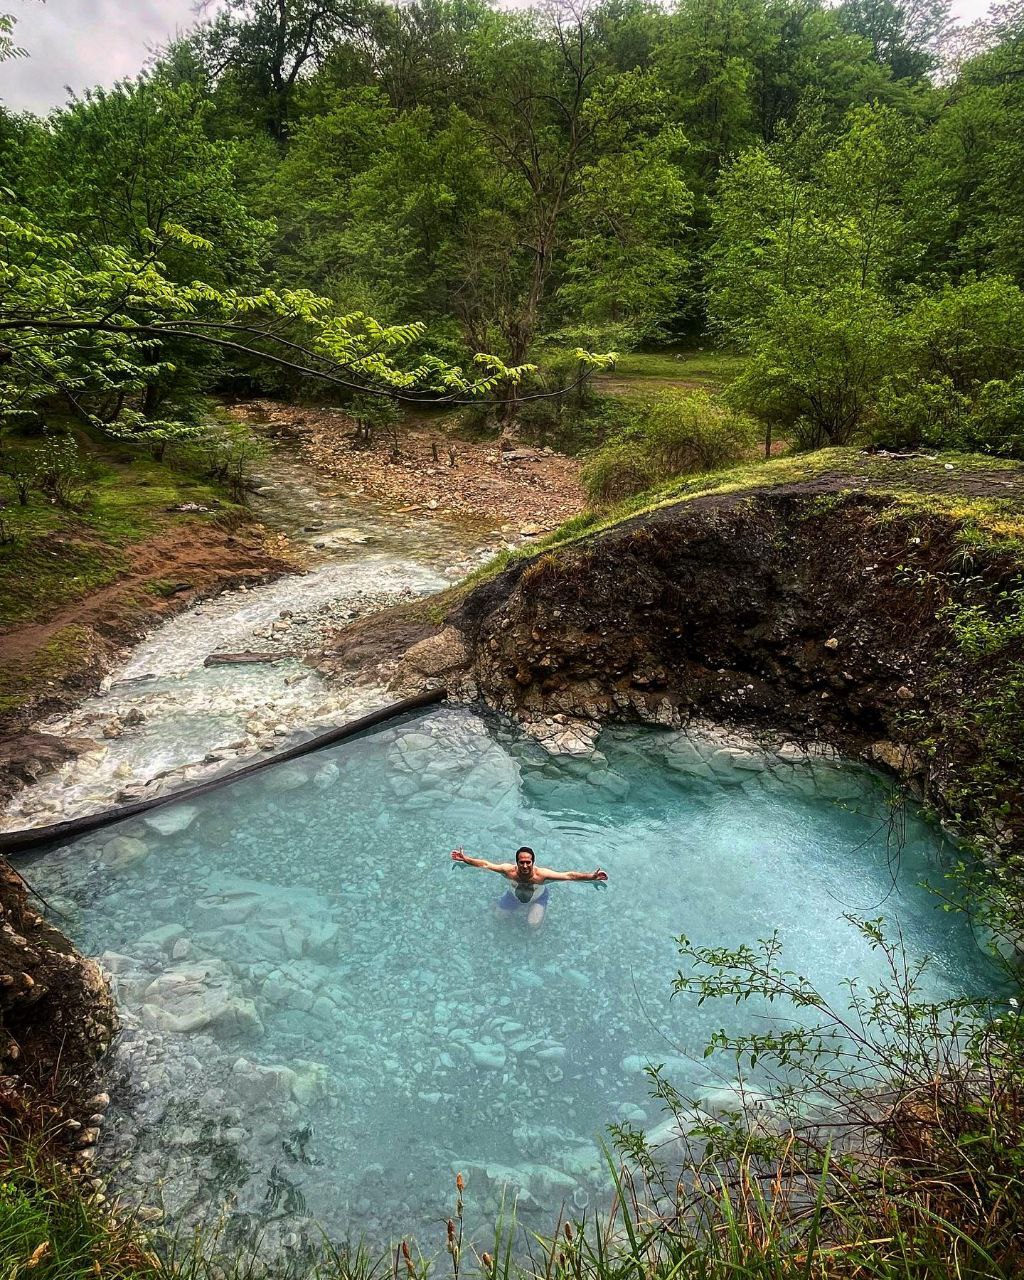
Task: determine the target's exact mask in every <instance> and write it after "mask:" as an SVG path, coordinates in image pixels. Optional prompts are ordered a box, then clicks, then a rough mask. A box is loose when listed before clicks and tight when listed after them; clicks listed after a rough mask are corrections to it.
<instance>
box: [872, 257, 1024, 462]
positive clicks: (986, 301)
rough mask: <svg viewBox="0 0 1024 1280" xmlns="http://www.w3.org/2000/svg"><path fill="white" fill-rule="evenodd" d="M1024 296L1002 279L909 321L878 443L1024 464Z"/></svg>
mask: <svg viewBox="0 0 1024 1280" xmlns="http://www.w3.org/2000/svg"><path fill="white" fill-rule="evenodd" d="M1022 330H1024V291H1022V290H1021V289H1020V288H1019V287H1018V286H1017V285H1015V284H1014V283H1013V282H1012V281H1010V280H1007V279H1005V278H1003V277H1001V276H992V277H989V278H987V279H982V280H974V281H971V282H969V283H968V284H965V285H961V286H959V287H953V286H948V287H947V288H946V289H944V290H943V291H942V292H941V293H939V294H936V295H927V296H923V297H921V298H920V299H919V300H918V301H917V303H916V304H915V305H914V306H913V307H912V308H911V309H910V310H909V311H908V312H907V313H906V314H905V315H904V316H903V317H902V318H901V320H900V322H899V333H898V340H897V342H896V343H895V344H894V349H893V359H892V364H893V368H892V371H891V372H890V373H888V374H887V376H886V378H885V379H884V381H883V383H882V386H881V388H880V391H879V395H878V403H877V415H876V424H875V436H876V439H877V440H878V441H879V442H880V443H882V444H895V445H900V446H915V445H920V444H925V445H930V446H932V447H934V448H947V449H970V450H977V451H978V452H982V453H993V454H998V455H1000V456H1003V457H1024V374H1022V373H1021V372H1020V367H1021V362H1022V355H1021V348H1020V336H1019V335H1020V333H1021V331H1022Z"/></svg>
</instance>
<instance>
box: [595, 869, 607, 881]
mask: <svg viewBox="0 0 1024 1280" xmlns="http://www.w3.org/2000/svg"><path fill="white" fill-rule="evenodd" d="M594 879H595V880H607V879H608V872H607V871H602V870H601V868H600V867H598V869H597V870H596V871H595V872H594Z"/></svg>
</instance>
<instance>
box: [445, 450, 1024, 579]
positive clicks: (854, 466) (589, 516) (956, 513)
mask: <svg viewBox="0 0 1024 1280" xmlns="http://www.w3.org/2000/svg"><path fill="white" fill-rule="evenodd" d="M947 467H952V471H949V470H947ZM999 475H1001V476H1005V477H1006V480H1005V481H1000V480H998V479H995V478H994V477H996V476H999ZM825 476H836V477H837V478H838V480H839V481H840V483H845V484H847V485H848V486H849V487H850V488H854V489H856V490H858V491H859V492H863V493H876V494H880V495H882V496H885V497H890V498H892V499H893V501H894V502H896V503H898V504H900V505H901V506H905V507H910V508H919V509H922V510H929V511H937V510H942V511H945V512H946V513H947V514H949V515H950V516H952V517H954V518H957V519H960V520H962V521H963V522H964V525H965V529H970V530H973V531H975V533H976V536H978V537H980V538H984V539H992V540H1000V541H1006V540H1009V541H1012V542H1014V543H1016V544H1018V545H1019V549H1020V553H1021V556H1022V559H1024V463H1019V462H1006V461H1002V460H999V459H993V458H989V457H985V456H983V455H980V454H942V455H941V456H939V457H936V458H934V459H932V458H927V457H920V458H911V459H906V460H903V461H895V460H892V459H888V458H879V457H875V456H873V455H870V454H865V453H862V452H861V451H860V450H859V449H852V448H851V449H821V450H818V451H817V452H816V453H805V454H795V455H793V456H789V457H784V458H773V459H772V460H771V461H770V462H765V461H758V462H749V463H743V464H742V465H740V466H738V467H731V468H729V469H727V470H725V471H717V472H712V473H710V474H708V475H699V476H686V477H684V478H681V479H678V480H673V481H670V482H669V483H668V484H666V485H663V486H661V487H660V488H657V489H651V490H648V491H647V492H646V493H641V494H638V495H637V496H636V497H634V498H630V499H628V500H627V501H625V502H622V503H619V504H617V505H616V506H614V507H610V508H607V509H605V510H599V511H589V512H586V513H584V514H583V515H579V516H575V517H574V518H573V519H572V520H568V521H566V523H565V524H563V525H561V526H560V528H558V529H556V530H555V531H554V533H551V534H549V535H548V536H547V537H546V538H543V539H539V540H538V541H536V542H532V543H530V544H528V545H525V546H522V547H519V548H517V549H516V550H515V551H505V552H502V553H501V554H500V555H498V556H496V557H495V558H494V559H493V560H490V561H488V563H487V564H485V565H482V566H481V567H480V568H479V569H478V570H477V571H476V572H475V573H474V574H473V575H472V576H471V577H470V578H469V579H467V582H466V584H463V585H464V586H475V585H476V584H477V583H479V582H482V581H486V580H487V579H489V578H492V577H494V576H495V575H496V574H497V573H500V572H501V570H502V569H503V568H505V566H506V565H508V564H510V563H511V562H512V561H513V560H516V559H523V558H529V557H530V556H533V555H536V554H537V552H538V551H546V550H553V549H555V548H558V547H564V546H567V545H569V544H571V543H573V542H578V541H579V540H580V539H581V538H585V537H588V536H590V535H591V534H595V533H600V532H602V531H603V530H605V529H611V528H614V526H615V525H617V524H621V523H622V522H623V521H624V520H629V519H631V518H632V517H634V516H638V515H643V514H644V513H645V512H649V511H655V510H657V509H659V508H661V507H667V506H671V505H673V504H674V503H677V502H687V501H690V500H692V499H694V498H701V497H708V496H712V495H715V494H723V495H724V494H730V493H743V492H745V491H753V490H755V489H761V488H764V487H765V486H769V487H771V486H776V485H787V484H799V483H800V482H802V481H812V480H818V479H821V478H822V477H825ZM1004 486H1005V487H1004ZM975 490H976V491H975Z"/></svg>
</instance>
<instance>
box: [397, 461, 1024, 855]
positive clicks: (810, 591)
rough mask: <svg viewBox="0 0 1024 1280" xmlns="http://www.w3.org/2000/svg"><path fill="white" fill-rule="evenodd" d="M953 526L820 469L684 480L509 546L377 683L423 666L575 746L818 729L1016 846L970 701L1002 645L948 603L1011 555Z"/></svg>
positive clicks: (1015, 821) (1001, 577)
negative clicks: (715, 729)
mask: <svg viewBox="0 0 1024 1280" xmlns="http://www.w3.org/2000/svg"><path fill="white" fill-rule="evenodd" d="M961 532H962V530H961V526H960V524H959V523H958V521H957V519H955V518H954V517H952V516H947V515H942V514H939V513H936V512H932V513H923V512H922V511H921V510H920V509H911V508H909V507H908V508H901V507H900V506H898V505H896V504H894V503H893V502H892V501H891V500H890V499H887V498H885V497H881V496H874V495H869V494H864V493H855V492H851V491H849V490H848V489H843V488H842V486H841V485H838V484H837V483H836V482H835V481H831V482H830V481H829V479H828V478H827V477H826V478H824V479H819V480H817V481H814V482H809V483H804V484H797V485H787V486H777V487H774V488H766V489H761V490H756V491H752V492H746V493H743V494H735V495H726V496H709V497H701V498H695V499H691V500H690V501H687V502H684V503H679V504H677V505H675V506H671V507H666V508H662V509H660V510H658V511H656V512H653V513H651V514H648V515H644V516H641V517H637V518H635V519H633V520H630V521H627V522H624V523H623V524H620V525H618V526H615V527H613V528H612V529H610V530H608V531H607V532H604V533H601V534H598V535H595V536H593V537H590V538H587V539H584V540H582V541H580V542H578V543H575V544H572V545H570V546H567V547H564V548H559V549H555V550H552V551H550V552H547V553H542V554H540V555H538V556H536V557H534V558H532V559H529V560H521V561H518V562H515V563H514V564H513V565H512V566H511V567H509V568H508V569H506V570H505V571H504V572H503V573H501V574H500V575H498V576H497V577H495V578H494V579H492V580H491V581H489V582H486V583H484V584H483V585H482V586H480V587H478V588H476V589H475V590H473V591H471V592H470V593H469V594H468V595H466V596H465V597H464V598H463V599H462V600H461V601H460V602H459V603H458V604H457V605H456V606H455V607H454V608H452V609H451V610H450V611H449V613H448V615H447V617H446V619H445V620H444V623H443V625H442V627H441V628H440V629H439V630H438V631H437V632H436V633H435V634H434V635H432V636H429V637H427V638H426V639H422V640H420V641H419V642H418V643H417V644H415V645H414V646H413V647H412V648H411V649H409V650H408V651H407V653H406V655H405V657H404V659H402V661H401V662H400V663H399V665H398V668H397V672H396V675H395V684H396V687H399V688H402V689H406V690H408V689H413V688H416V687H418V686H422V685H423V684H428V683H431V682H433V683H437V682H443V683H444V684H446V685H447V687H448V688H449V689H450V691H451V692H452V693H453V694H454V695H456V696H458V697H462V698H465V699H476V700H481V701H483V702H484V703H486V704H487V705H488V706H490V707H492V708H494V709H496V710H500V711H502V712H505V713H507V714H511V715H513V716H515V717H517V718H518V719H519V720H520V721H521V722H522V723H523V724H524V725H525V727H526V728H527V729H528V730H529V731H530V732H531V733H533V734H534V735H535V736H536V737H537V738H539V739H540V740H541V741H543V742H545V743H546V744H547V745H548V746H549V747H550V749H551V750H553V751H557V752H563V753H565V752H568V753H586V752H588V751H589V750H590V749H591V747H592V744H593V739H594V736H595V734H596V731H597V727H598V726H599V725H600V724H601V723H602V722H603V721H606V720H640V721H644V722H648V723H657V724H662V725H665V726H669V727H678V726H680V725H682V724H684V723H686V722H688V721H689V720H690V719H691V718H693V717H695V716H700V717H704V718H706V719H708V720H711V721H714V722H716V723H719V724H727V725H728V724H733V725H743V726H746V727H751V728H754V729H755V730H762V731H765V732H771V733H774V734H781V735H783V736H785V737H789V738H792V739H795V740H796V741H798V742H810V741H815V740H817V741H824V742H827V743H831V744H833V745H835V746H836V747H838V748H839V749H840V750H841V751H842V752H843V753H844V754H847V755H850V756H854V757H860V758H863V759H867V760H870V761H872V762H874V763H878V764H882V765H884V766H887V767H889V768H892V769H894V770H895V771H896V772H898V773H900V774H901V775H902V776H903V777H904V778H907V779H909V780H911V781H912V782H913V784H914V785H915V786H916V787H917V788H918V789H919V791H921V792H922V793H924V794H925V795H926V796H927V797H928V798H930V799H932V800H934V801H935V803H936V804H937V805H938V807H939V808H940V810H944V811H945V813H946V814H947V816H949V817H951V818H954V819H957V820H960V821H962V822H964V823H965V824H966V825H967V826H972V825H973V826H974V827H975V828H976V829H979V828H980V830H981V833H982V834H983V835H984V836H985V837H986V839H987V840H988V841H989V842H990V843H992V844H995V845H997V846H1000V847H1002V848H1003V849H1004V850H1010V849H1014V848H1017V847H1019V846H1020V844H1021V841H1022V840H1024V792H1022V784H1021V778H1020V774H1019V770H1017V771H1014V770H1013V769H1012V768H1008V769H1007V770H1006V771H1005V773H1003V772H1001V771H1000V770H999V765H1000V760H999V752H1000V751H1001V750H1006V749H1008V748H1005V747H1004V746H1001V745H1000V743H1001V742H1002V738H998V740H997V735H996V733H995V730H993V728H992V725H991V723H990V722H989V721H987V720H986V719H985V714H984V709H985V708H992V707H993V706H996V707H998V705H999V704H1000V703H1001V702H1005V697H1004V693H1005V688H1006V687H1008V686H1007V684H1006V682H1007V681H1008V680H1009V679H1010V673H1011V672H1012V669H1013V664H1014V663H1015V662H1019V660H1020V657H1021V654H1020V649H1021V644H1020V642H1019V640H1018V641H1016V642H1012V643H1010V644H1009V645H1008V646H1004V648H1002V649H999V650H997V651H995V652H986V653H983V654H981V655H980V656H978V655H972V654H971V653H969V652H967V651H965V648H964V646H963V644H962V643H960V642H959V641H958V639H957V636H956V617H957V614H958V611H960V613H961V616H964V615H963V613H962V611H963V610H968V611H969V610H982V611H985V610H988V611H989V612H990V613H991V612H992V610H995V611H996V613H998V601H999V599H1000V598H1001V595H1002V594H1003V593H1005V592H1006V591H1007V590H1008V589H1009V587H1011V586H1012V583H1013V582H1014V581H1016V580H1017V578H1018V577H1019V575H1020V568H1021V567H1020V564H1019V563H1018V561H1017V559H1016V558H1015V557H1014V555H1013V554H1012V552H1011V551H1009V550H1007V551H1003V550H1001V549H1000V547H999V544H998V542H997V541H993V542H992V543H991V544H990V545H989V546H981V545H978V546H975V547H974V548H973V549H972V552H971V555H970V557H969V558H965V556H964V547H963V540H962V537H961ZM985 616H988V614H986V615H985ZM1000 732H1002V730H1000ZM1004 736H1005V734H1004ZM993 757H994V758H993ZM986 764H991V766H992V768H993V769H994V770H995V771H996V776H995V777H994V779H993V778H989V777H987V776H983V775H985V773H986Z"/></svg>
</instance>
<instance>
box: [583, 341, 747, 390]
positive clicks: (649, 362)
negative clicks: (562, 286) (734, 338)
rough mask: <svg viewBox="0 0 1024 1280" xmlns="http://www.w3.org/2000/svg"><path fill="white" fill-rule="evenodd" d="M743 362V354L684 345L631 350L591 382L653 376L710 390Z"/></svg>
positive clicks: (723, 382)
mask: <svg viewBox="0 0 1024 1280" xmlns="http://www.w3.org/2000/svg"><path fill="white" fill-rule="evenodd" d="M745 365H746V360H745V358H744V357H743V356H739V355H734V354H732V353H731V352H727V351H712V350H707V351H701V350H697V349H694V348H687V347H677V348H668V349H663V350H660V351H635V352H631V353H630V354H629V355H623V356H620V357H619V359H618V360H617V361H616V363H615V368H614V369H612V370H610V371H609V372H608V373H607V374H598V375H597V377H596V378H595V379H594V381H595V384H596V385H597V386H598V388H600V387H601V385H602V383H605V382H610V383H615V384H618V383H627V382H630V381H633V380H636V381H640V382H646V381H648V380H655V379H657V380H668V381H685V382H692V383H700V384H701V385H703V386H706V387H708V388H709V389H710V390H720V389H721V388H723V387H725V386H727V385H728V384H729V383H730V382H731V381H732V380H733V378H735V377H738V376H739V374H740V373H741V372H742V371H743V368H744V367H745ZM622 389H623V390H624V389H625V388H622Z"/></svg>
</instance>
